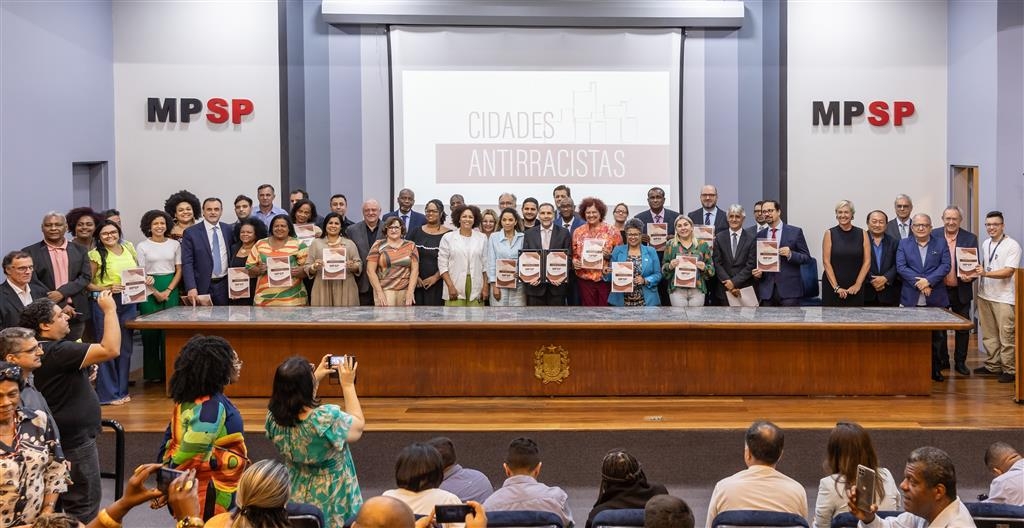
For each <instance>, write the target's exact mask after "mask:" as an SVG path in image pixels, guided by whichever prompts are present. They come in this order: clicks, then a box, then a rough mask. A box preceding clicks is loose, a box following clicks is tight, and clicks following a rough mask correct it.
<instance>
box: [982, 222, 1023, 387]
mask: <svg viewBox="0 0 1024 528" xmlns="http://www.w3.org/2000/svg"><path fill="white" fill-rule="evenodd" d="M1003 229H1004V225H1003V213H1001V212H999V211H992V212H990V213H988V214H987V215H985V231H986V232H987V233H988V236H989V238H988V240H986V241H984V242H982V243H981V254H980V255H978V259H979V260H980V262H979V263H978V268H977V273H978V277H979V278H978V296H977V297H978V318H979V322H980V324H981V341H982V344H984V345H985V352H986V353H987V354H988V356H987V357H986V358H985V365H984V366H982V367H978V368H976V369H974V373H975V374H981V375H984V376H999V383H1013V382H1014V380H1016V379H1017V374H1016V372H1017V371H1016V369H1015V365H1014V358H1013V354H1014V344H1013V339H1014V324H1015V322H1014V315H1013V310H1014V288H1015V286H1016V285H1015V284H1014V278H1013V273H1014V270H1015V269H1016V268H1017V267H1018V266H1019V265H1020V253H1021V250H1020V244H1019V243H1017V241H1016V240H1014V239H1012V238H1010V237H1009V236H1007V235H1006V234H1005V233H1004V232H1003Z"/></svg>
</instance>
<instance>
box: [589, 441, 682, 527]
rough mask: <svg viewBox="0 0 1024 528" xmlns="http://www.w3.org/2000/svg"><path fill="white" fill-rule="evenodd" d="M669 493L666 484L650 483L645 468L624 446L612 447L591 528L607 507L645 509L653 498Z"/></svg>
mask: <svg viewBox="0 0 1024 528" xmlns="http://www.w3.org/2000/svg"><path fill="white" fill-rule="evenodd" d="M667 493H668V490H667V489H665V486H663V485H661V484H651V483H649V482H647V475H645V474H644V468H643V467H642V466H641V465H640V461H639V460H637V459H636V457H634V456H633V455H631V454H629V453H627V452H626V451H625V450H623V449H612V450H611V451H609V452H608V453H607V454H606V455H605V456H604V461H603V462H602V463H601V488H600V490H599V492H598V494H597V502H595V503H594V509H592V510H590V517H588V518H587V528H590V525H591V524H593V522H594V517H596V516H597V514H598V513H601V512H603V511H604V510H621V509H626V508H643V507H644V506H645V505H646V504H647V501H648V500H649V499H650V498H651V497H653V496H655V495H664V494H667Z"/></svg>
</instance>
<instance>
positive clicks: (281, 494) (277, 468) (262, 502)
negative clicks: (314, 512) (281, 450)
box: [231, 459, 292, 528]
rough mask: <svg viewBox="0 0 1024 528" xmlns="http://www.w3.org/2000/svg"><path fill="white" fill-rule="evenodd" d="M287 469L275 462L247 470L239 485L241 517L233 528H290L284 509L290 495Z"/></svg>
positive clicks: (239, 513)
mask: <svg viewBox="0 0 1024 528" xmlns="http://www.w3.org/2000/svg"><path fill="white" fill-rule="evenodd" d="M291 489H292V484H291V475H290V474H289V473H288V468H287V467H285V466H284V464H281V463H280V462H277V461H275V460H270V459H266V460H260V461H259V462H256V463H254V464H253V465H251V466H249V467H248V468H246V470H245V472H244V473H242V477H241V478H240V479H239V481H238V492H237V493H236V495H235V502H237V503H238V516H237V517H236V518H235V522H234V524H233V525H231V526H232V528H287V527H289V526H291V522H290V521H289V520H288V511H287V510H286V509H285V506H287V504H288V498H289V496H290V495H291Z"/></svg>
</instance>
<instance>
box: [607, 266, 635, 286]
mask: <svg viewBox="0 0 1024 528" xmlns="http://www.w3.org/2000/svg"><path fill="white" fill-rule="evenodd" d="M612 292H613V293H632V292H633V263H632V262H612Z"/></svg>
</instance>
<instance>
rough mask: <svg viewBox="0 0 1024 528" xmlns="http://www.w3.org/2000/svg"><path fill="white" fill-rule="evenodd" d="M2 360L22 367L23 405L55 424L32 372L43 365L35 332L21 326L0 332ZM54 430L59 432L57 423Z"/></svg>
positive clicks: (41, 351) (0, 355)
mask: <svg viewBox="0 0 1024 528" xmlns="http://www.w3.org/2000/svg"><path fill="white" fill-rule="evenodd" d="M0 358H3V359H4V361H7V362H8V363H13V364H15V365H17V366H19V367H21V379H23V380H25V387H24V388H23V389H21V404H22V405H23V406H24V407H26V408H28V409H32V410H34V411H43V412H44V413H46V415H47V416H48V417H50V422H53V413H51V412H50V406H49V405H47V404H46V398H44V397H43V395H42V393H40V392H39V389H37V388H36V386H35V380H34V379H32V372H33V371H35V370H36V369H37V368H39V367H41V366H42V365H43V361H42V359H43V347H42V345H40V344H39V341H36V333H35V331H33V330H29V329H28V328H22V327H20V326H12V327H10V328H4V329H3V330H0ZM53 428H54V430H55V431H56V430H57V424H56V423H54V424H53ZM58 437H59V433H58Z"/></svg>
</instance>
